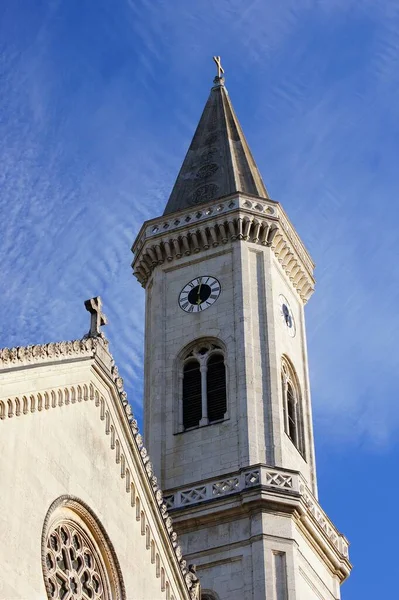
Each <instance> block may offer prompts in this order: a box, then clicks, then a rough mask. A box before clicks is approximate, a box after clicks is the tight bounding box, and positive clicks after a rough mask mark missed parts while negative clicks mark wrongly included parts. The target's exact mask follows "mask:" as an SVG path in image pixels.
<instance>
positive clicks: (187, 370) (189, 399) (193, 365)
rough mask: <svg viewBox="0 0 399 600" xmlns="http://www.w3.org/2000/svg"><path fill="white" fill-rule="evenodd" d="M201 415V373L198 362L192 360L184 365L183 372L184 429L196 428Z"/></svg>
mask: <svg viewBox="0 0 399 600" xmlns="http://www.w3.org/2000/svg"><path fill="white" fill-rule="evenodd" d="M201 415H202V402H201V372H200V366H199V363H198V361H196V360H192V361H190V362H189V363H186V364H185V365H184V371H183V425H184V428H185V429H188V428H189V427H198V425H199V422H200V419H201Z"/></svg>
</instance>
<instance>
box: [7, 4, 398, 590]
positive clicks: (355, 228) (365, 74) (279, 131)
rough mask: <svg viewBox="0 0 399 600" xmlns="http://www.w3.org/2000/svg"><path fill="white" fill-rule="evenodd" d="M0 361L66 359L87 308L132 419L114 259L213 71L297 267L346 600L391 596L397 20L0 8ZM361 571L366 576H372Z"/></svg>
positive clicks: (162, 199)
mask: <svg viewBox="0 0 399 600" xmlns="http://www.w3.org/2000/svg"><path fill="white" fill-rule="evenodd" d="M0 40H1V41H0V48H1V52H0V78H1V100H0V102H1V111H0V165H1V169H0V189H1V195H0V203H1V214H2V218H1V221H0V250H1V261H2V268H1V272H0V289H1V295H0V315H1V319H0V332H1V336H0V344H1V346H13V345H23V344H28V343H42V342H48V341H55V340H61V339H75V338H77V337H80V336H81V335H82V334H83V333H85V331H86V330H87V329H88V315H87V313H86V312H85V310H84V306H83V301H84V300H85V299H86V298H89V297H91V296H95V295H98V294H100V295H101V296H102V298H103V302H104V305H105V311H106V314H107V316H108V318H109V321H110V325H109V326H108V328H107V335H108V337H109V339H110V341H111V344H112V351H113V354H114V356H115V358H116V361H117V363H118V366H119V368H120V371H121V372H122V375H123V376H124V378H125V382H126V385H127V389H128V392H129V396H130V400H131V402H132V404H133V406H134V409H135V411H136V413H137V414H138V415H139V416H140V415H141V402H142V346H143V291H142V289H141V287H140V285H139V284H138V283H137V282H136V281H135V279H134V278H133V277H132V275H131V269H130V261H131V255H130V246H131V244H132V242H133V240H134V238H135V235H136V233H137V231H138V229H139V227H140V225H141V223H142V222H143V221H144V220H145V219H148V218H152V217H155V216H157V215H159V214H160V213H161V212H162V210H163V207H164V205H165V203H166V201H167V198H168V194H169V192H170V190H171V188H172V185H173V182H174V179H175V177H176V175H177V172H178V170H179V167H180V164H181V162H182V160H183V158H184V154H185V152H186V149H187V146H188V144H189V142H190V140H191V137H192V135H193V132H194V129H195V127H196V124H197V121H198V119H199V116H200V114H201V111H202V108H203V105H204V103H205V101H206V99H207V96H208V93H209V88H210V87H211V84H212V78H213V76H214V65H213V62H212V55H213V54H220V55H221V56H222V60H223V64H224V67H225V70H226V85H227V88H228V90H229V92H230V95H231V98H232V101H233V104H234V107H235V109H236V112H237V113H238V116H239V119H240V121H241V124H242V126H243V129H244V131H245V133H246V136H247V139H248V141H249V144H250V146H251V149H252V151H253V154H254V156H255V159H256V161H257V163H258V166H259V168H260V170H261V172H262V174H263V178H264V181H265V183H266V185H267V187H268V190H269V192H270V195H271V197H272V198H274V199H276V200H279V201H280V202H282V204H283V206H284V208H285V209H286V211H287V213H288V215H289V216H290V218H291V220H292V222H293V223H294V225H295V226H296V228H297V230H298V232H299V234H300V235H301V237H302V239H303V241H304V243H305V244H306V246H307V248H308V249H309V251H310V253H311V255H312V257H313V258H314V260H315V262H316V265H317V270H316V279H317V288H316V289H317V291H316V293H315V295H314V296H313V298H312V299H311V301H310V302H309V305H308V306H307V308H306V313H307V329H308V344H309V360H310V375H311V383H312V397H313V406H314V421H315V434H316V450H317V463H318V475H319V488H320V499H321V503H322V506H323V507H324V509H325V510H326V511H327V512H328V514H329V516H330V517H331V518H332V520H333V521H334V522H335V523H336V525H337V526H338V527H339V528H340V529H341V530H342V531H343V532H344V533H345V534H346V535H347V537H348V538H349V540H350V542H351V558H352V561H353V563H354V567H355V568H354V571H353V573H352V576H351V577H350V579H349V580H348V582H347V583H346V584H345V585H344V587H343V590H342V592H343V598H344V600H360V599H361V600H365V599H368V598H370V599H371V598H372V599H375V598H385V597H388V596H390V595H391V593H392V592H393V590H394V589H396V587H397V585H396V578H395V572H396V570H397V564H396V563H397V560H396V559H397V548H396V537H397V536H398V535H399V526H398V523H397V519H396V518H395V517H394V510H395V509H394V506H392V509H391V510H390V507H391V504H392V500H391V499H393V498H396V494H397V493H398V491H399V484H398V482H397V471H398V467H397V465H398V460H399V447H398V433H397V432H398V427H399V397H398V384H397V379H398V372H399V368H398V367H399V364H398V363H399V359H398V350H397V337H398V333H399V315H398V310H397V306H398V304H399V291H398V290H399V276H398V267H397V262H398V260H397V257H398V247H399V246H398V242H399V234H398V216H399V209H398V197H399V169H398V153H399V93H398V92H399V85H398V84H399V5H398V4H397V3H396V2H392V0H391V1H390V0H357V1H354V0H353V1H352V0H319V1H316V0H314V1H312V0H295V1H294V0H285V1H284V2H278V3H277V2H272V1H269V0H245V1H243V0H218V1H217V2H216V1H213V0H212V1H211V0H198V1H197V2H187V0H173V1H171V0H157V1H155V0H121V1H120V2H110V1H106V0H96V2H90V1H86V2H82V1H81V0H80V1H78V0H68V2H65V1H64V2H62V1H61V0H32V1H31V2H22V1H21V0H3V2H2V5H1V8H0ZM371 565H372V566H373V568H372V569H371Z"/></svg>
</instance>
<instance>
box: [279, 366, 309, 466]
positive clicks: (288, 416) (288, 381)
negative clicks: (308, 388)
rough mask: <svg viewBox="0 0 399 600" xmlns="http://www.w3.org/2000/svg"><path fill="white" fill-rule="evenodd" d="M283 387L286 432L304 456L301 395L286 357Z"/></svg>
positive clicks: (282, 376) (283, 368)
mask: <svg viewBox="0 0 399 600" xmlns="http://www.w3.org/2000/svg"><path fill="white" fill-rule="evenodd" d="M281 387H282V391H283V414H284V430H285V433H286V434H287V435H288V437H289V438H290V440H291V441H292V443H293V444H294V446H295V447H296V448H297V449H298V450H299V452H300V453H301V454H302V456H304V454H305V444H304V435H303V418H302V403H301V393H300V389H299V384H298V381H297V378H296V375H295V372H294V369H293V367H292V366H291V364H290V363H289V362H288V360H287V359H286V358H285V357H283V362H282V369H281Z"/></svg>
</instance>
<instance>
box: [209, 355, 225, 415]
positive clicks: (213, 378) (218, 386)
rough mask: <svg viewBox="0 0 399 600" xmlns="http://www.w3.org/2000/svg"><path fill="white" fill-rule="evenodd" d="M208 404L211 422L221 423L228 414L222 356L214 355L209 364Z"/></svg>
mask: <svg viewBox="0 0 399 600" xmlns="http://www.w3.org/2000/svg"><path fill="white" fill-rule="evenodd" d="M206 384H207V404H208V419H209V422H210V423H212V422H213V421H219V420H220V419H223V418H224V415H225V412H226V368H225V366H224V356H223V355H222V354H212V355H211V356H210V357H209V359H208V362H207V374H206Z"/></svg>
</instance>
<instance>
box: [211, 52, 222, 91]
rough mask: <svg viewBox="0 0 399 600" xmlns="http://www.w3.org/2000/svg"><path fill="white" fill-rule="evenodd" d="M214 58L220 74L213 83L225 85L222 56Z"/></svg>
mask: <svg viewBox="0 0 399 600" xmlns="http://www.w3.org/2000/svg"><path fill="white" fill-rule="evenodd" d="M213 60H214V61H215V64H216V68H217V70H218V74H217V75H216V77H215V79H214V80H213V83H214V84H215V85H217V84H219V85H223V84H224V77H223V76H222V73H223V74H224V69H223V67H222V62H221V60H220V56H214V57H213Z"/></svg>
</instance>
